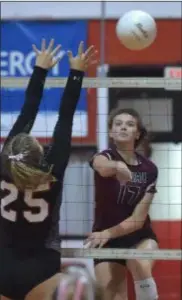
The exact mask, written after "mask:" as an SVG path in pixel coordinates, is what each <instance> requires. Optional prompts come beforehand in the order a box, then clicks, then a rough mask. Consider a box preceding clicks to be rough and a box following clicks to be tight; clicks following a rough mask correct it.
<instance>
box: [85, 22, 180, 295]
mask: <svg viewBox="0 0 182 300" xmlns="http://www.w3.org/2000/svg"><path fill="white" fill-rule="evenodd" d="M115 25H116V21H115V20H109V21H106V25H105V32H106V34H105V63H106V64H109V65H114V64H116V65H118V64H125V65H128V64H129V65H131V64H135V65H137V64H145V63H146V64H157V63H159V64H162V63H164V64H168V63H179V62H180V63H181V62H182V45H181V36H182V20H158V21H157V26H158V36H157V39H156V41H155V43H154V44H153V45H152V46H151V47H149V48H148V49H146V50H144V51H141V52H133V51H129V50H127V49H125V48H124V47H123V46H122V45H121V44H120V42H119V41H118V39H117V38H116V35H115ZM100 29H101V27H100V22H99V21H90V24H89V36H88V42H89V45H91V44H93V45H95V46H96V47H97V48H98V50H100ZM89 76H96V69H95V68H92V69H90V70H89ZM89 106H91V109H92V110H93V111H94V112H95V115H96V91H95V90H94V89H91V90H90V91H89ZM92 124H93V123H92ZM93 125H94V126H95V122H94V124H93ZM94 126H93V128H92V131H93V133H94V131H95V130H96V128H95V127H94ZM153 226H154V229H155V231H156V232H157V234H158V237H159V241H160V247H161V248H167V249H180V248H181V244H182V240H181V239H182V236H181V235H182V231H181V229H182V222H181V220H179V221H171V220H168V221H162V222H161V221H155V222H154V223H153ZM181 272H182V264H181V262H179V261H160V262H157V264H156V266H155V268H154V276H155V278H156V281H157V284H158V289H159V295H160V300H181V297H182V296H181V283H182V275H181ZM129 299H131V300H134V299H135V298H134V294H133V287H132V285H131V281H129Z"/></svg>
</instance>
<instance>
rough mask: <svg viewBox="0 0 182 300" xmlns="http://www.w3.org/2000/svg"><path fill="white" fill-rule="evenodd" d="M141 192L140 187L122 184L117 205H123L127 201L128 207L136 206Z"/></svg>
mask: <svg viewBox="0 0 182 300" xmlns="http://www.w3.org/2000/svg"><path fill="white" fill-rule="evenodd" d="M140 192H141V190H140V187H139V186H135V185H122V184H120V189H119V194H118V199H117V203H118V204H122V203H124V202H125V201H126V203H127V204H128V205H134V204H135V202H136V200H137V198H138V196H139V195H140Z"/></svg>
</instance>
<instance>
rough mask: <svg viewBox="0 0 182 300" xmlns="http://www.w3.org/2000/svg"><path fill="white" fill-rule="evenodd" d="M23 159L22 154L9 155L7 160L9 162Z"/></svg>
mask: <svg viewBox="0 0 182 300" xmlns="http://www.w3.org/2000/svg"><path fill="white" fill-rule="evenodd" d="M23 157H24V155H23V154H22V153H19V154H16V155H9V156H8V158H9V159H10V160H14V161H20V160H22V159H23Z"/></svg>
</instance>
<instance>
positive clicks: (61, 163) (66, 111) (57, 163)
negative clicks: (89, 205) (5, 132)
mask: <svg viewBox="0 0 182 300" xmlns="http://www.w3.org/2000/svg"><path fill="white" fill-rule="evenodd" d="M95 54H96V51H95V48H94V47H93V46H91V47H89V48H88V50H87V51H86V52H84V51H83V43H82V42H81V43H80V45H79V48H78V54H77V56H76V57H73V55H72V53H71V52H70V51H69V52H68V57H69V62H70V68H71V69H70V73H69V77H68V81H67V84H66V87H65V90H64V93H63V96H62V99H61V104H60V108H59V116H58V121H57V124H56V126H55V129H54V133H53V140H52V145H51V147H50V150H49V151H48V154H47V157H46V160H47V162H48V163H49V164H50V165H53V169H52V174H53V175H54V176H55V177H56V178H58V179H61V178H62V177H63V175H64V171H65V168H66V166H67V164H68V160H69V156H70V150H71V136H72V123H73V116H74V113H75V110H76V106H77V104H78V100H79V97H80V92H81V87H82V81H83V76H84V72H85V71H86V69H87V67H88V65H89V64H90V63H93V58H94V56H95Z"/></svg>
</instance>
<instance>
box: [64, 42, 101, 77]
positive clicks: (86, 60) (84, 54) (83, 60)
mask: <svg viewBox="0 0 182 300" xmlns="http://www.w3.org/2000/svg"><path fill="white" fill-rule="evenodd" d="M97 53H98V51H97V50H96V49H95V47H94V46H90V47H89V48H88V49H87V50H86V51H84V43H83V42H81V43H80V44H79V47H78V53H77V55H76V56H75V57H74V56H73V53H72V52H71V51H68V58H69V63H70V68H71V69H74V70H78V71H83V72H85V71H86V70H87V68H88V67H89V66H90V65H93V64H96V63H97V62H98V60H97Z"/></svg>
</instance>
